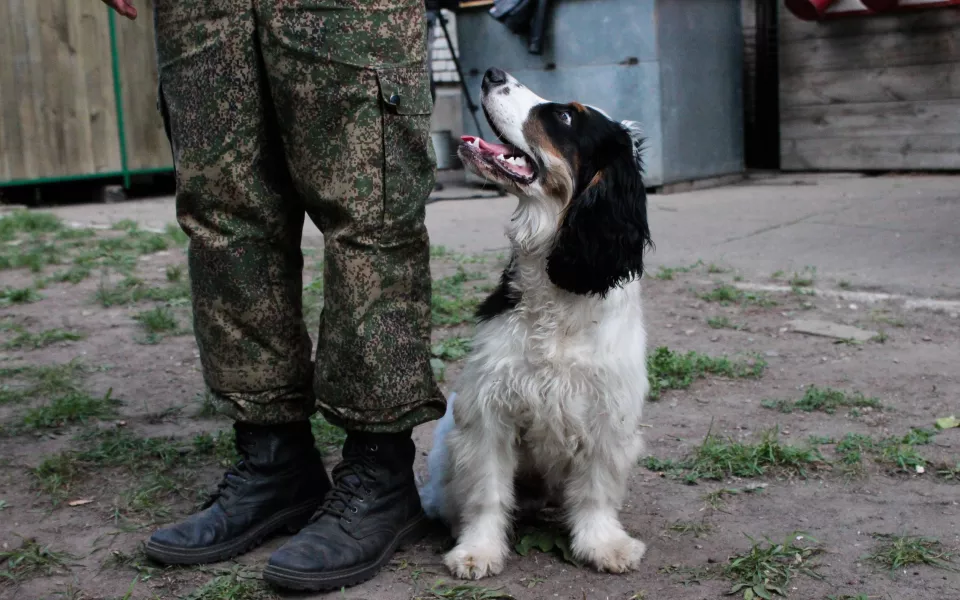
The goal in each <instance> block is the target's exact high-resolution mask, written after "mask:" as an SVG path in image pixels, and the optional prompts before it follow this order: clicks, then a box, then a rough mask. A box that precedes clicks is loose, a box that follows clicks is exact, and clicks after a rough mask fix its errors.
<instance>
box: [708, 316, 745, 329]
mask: <svg viewBox="0 0 960 600" xmlns="http://www.w3.org/2000/svg"><path fill="white" fill-rule="evenodd" d="M707 325H709V326H710V327H711V328H713V329H733V330H734V331H740V330H741V329H746V328H747V327H746V325H741V324H740V323H734V322H733V321H731V320H730V319H729V317H709V318H708V319H707Z"/></svg>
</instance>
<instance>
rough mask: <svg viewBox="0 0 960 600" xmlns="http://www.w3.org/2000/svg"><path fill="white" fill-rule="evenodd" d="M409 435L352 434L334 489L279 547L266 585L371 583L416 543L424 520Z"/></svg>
mask: <svg viewBox="0 0 960 600" xmlns="http://www.w3.org/2000/svg"><path fill="white" fill-rule="evenodd" d="M415 452H416V449H415V447H414V444H413V440H411V439H410V432H406V433H403V434H357V433H351V434H349V435H348V436H347V441H346V443H345V444H344V448H343V461H342V462H341V463H340V464H339V465H338V466H337V467H336V468H335V469H334V470H333V489H332V490H331V491H330V493H328V494H327V497H326V498H325V499H324V501H323V505H322V506H321V507H320V509H319V510H318V511H317V514H316V515H314V517H313V519H311V522H310V524H309V525H307V526H306V527H304V528H303V529H302V530H301V531H300V533H298V534H297V535H296V536H294V537H293V538H292V539H290V540H289V541H288V542H287V543H286V544H284V545H283V546H281V547H280V548H279V549H278V550H277V551H276V552H274V553H273V556H271V557H270V562H269V564H268V565H267V567H266V569H265V570H264V572H263V578H264V580H266V581H268V582H270V583H272V584H274V585H276V586H279V587H284V588H289V589H295V590H310V591H325V590H334V589H339V588H341V587H345V586H352V585H356V584H358V583H362V582H364V581H367V580H368V579H371V578H372V577H373V576H374V575H376V574H377V573H378V572H379V571H380V569H381V568H382V567H383V566H384V565H385V564H387V562H389V561H390V559H391V558H392V557H393V554H394V552H396V550H397V549H398V548H399V547H400V546H401V545H403V544H410V543H414V542H416V541H418V540H420V539H421V538H422V537H423V535H424V534H425V533H426V532H427V528H428V521H427V517H426V515H425V514H424V513H423V509H422V508H421V506H420V495H419V493H418V492H417V486H416V482H415V481H414V476H413V459H414V454H415Z"/></svg>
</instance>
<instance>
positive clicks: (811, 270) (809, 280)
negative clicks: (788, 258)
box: [790, 267, 817, 288]
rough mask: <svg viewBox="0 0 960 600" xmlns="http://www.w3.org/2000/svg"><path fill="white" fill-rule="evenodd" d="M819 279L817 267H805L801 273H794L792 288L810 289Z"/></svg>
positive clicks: (791, 279)
mask: <svg viewBox="0 0 960 600" xmlns="http://www.w3.org/2000/svg"><path fill="white" fill-rule="evenodd" d="M816 279H817V268H816V267H804V268H803V270H802V271H800V272H799V273H794V274H793V277H791V278H790V287H792V288H800V287H810V286H812V285H813V283H814V282H815V281H816Z"/></svg>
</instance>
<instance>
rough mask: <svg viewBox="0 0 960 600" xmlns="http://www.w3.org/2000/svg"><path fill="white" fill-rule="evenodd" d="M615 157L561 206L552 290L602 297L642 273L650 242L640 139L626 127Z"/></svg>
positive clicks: (550, 268)
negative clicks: (567, 203) (557, 289)
mask: <svg viewBox="0 0 960 600" xmlns="http://www.w3.org/2000/svg"><path fill="white" fill-rule="evenodd" d="M622 126H623V129H624V133H626V135H625V136H623V138H621V141H622V142H623V143H621V144H619V147H618V148H617V150H616V152H615V153H614V154H613V155H612V156H611V157H610V159H609V160H608V161H604V165H603V166H602V167H601V168H600V169H599V170H598V171H597V172H596V174H595V175H594V177H593V178H592V179H591V180H590V182H589V183H588V184H587V186H586V187H585V189H583V191H582V192H580V193H579V194H578V195H577V196H576V197H574V198H573V200H572V201H571V202H570V205H569V206H568V207H567V209H566V211H565V213H564V215H563V217H562V220H561V222H560V227H559V229H558V231H557V236H556V240H555V244H554V247H553V249H552V251H551V253H550V255H549V256H548V257H547V276H548V277H549V278H550V281H552V282H553V283H554V285H556V286H557V287H560V288H562V289H564V290H567V291H569V292H573V293H575V294H581V295H599V296H601V297H603V296H605V295H606V294H607V293H608V292H609V291H610V290H611V289H613V288H615V287H618V286H620V285H622V284H623V283H625V282H627V281H629V280H631V279H634V278H636V277H639V276H641V275H642V274H643V253H644V251H645V250H646V249H647V248H648V247H652V246H653V243H652V241H651V239H650V228H649V225H648V224H647V194H646V190H645V189H644V185H643V177H642V175H641V164H640V147H641V145H642V139H641V138H640V137H639V136H640V133H639V128H638V127H637V126H636V124H634V123H632V122H628V121H625V122H623V124H622Z"/></svg>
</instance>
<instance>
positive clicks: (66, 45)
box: [0, 0, 173, 186]
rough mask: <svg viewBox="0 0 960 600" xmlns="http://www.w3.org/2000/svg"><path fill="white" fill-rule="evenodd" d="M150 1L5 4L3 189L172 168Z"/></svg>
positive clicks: (0, 16) (0, 7)
mask: <svg viewBox="0 0 960 600" xmlns="http://www.w3.org/2000/svg"><path fill="white" fill-rule="evenodd" d="M153 1H154V0H140V1H139V2H138V3H137V8H138V9H139V11H140V18H138V19H137V20H136V21H128V20H126V19H121V18H119V17H116V16H115V15H114V14H113V13H112V12H111V11H109V10H108V9H107V8H106V7H105V6H104V5H103V4H102V3H101V2H97V1H95V0H0V57H2V59H0V186H9V185H27V184H37V183H45V182H51V181H65V180H71V179H91V178H108V177H122V178H123V179H124V183H125V184H126V185H129V182H130V178H131V177H132V176H134V175H138V174H146V173H156V172H167V171H171V170H172V168H173V161H172V157H171V155H170V146H169V144H168V142H167V138H166V135H165V134H164V131H163V122H162V119H161V118H160V114H159V112H158V111H157V71H156V59H155V44H154V35H153V20H152V13H153Z"/></svg>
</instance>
